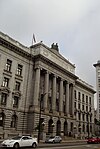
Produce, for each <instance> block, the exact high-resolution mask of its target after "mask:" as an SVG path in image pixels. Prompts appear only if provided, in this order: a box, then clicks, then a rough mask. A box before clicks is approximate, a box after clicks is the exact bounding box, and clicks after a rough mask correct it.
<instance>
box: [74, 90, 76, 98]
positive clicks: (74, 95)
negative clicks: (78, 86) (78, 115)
mask: <svg viewBox="0 0 100 149" xmlns="http://www.w3.org/2000/svg"><path fill="white" fill-rule="evenodd" d="M74 98H75V99H77V96H76V90H74Z"/></svg>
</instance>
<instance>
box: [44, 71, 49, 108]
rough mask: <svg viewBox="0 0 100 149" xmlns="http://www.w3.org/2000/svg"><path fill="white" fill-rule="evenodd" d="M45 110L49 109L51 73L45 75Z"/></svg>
mask: <svg viewBox="0 0 100 149" xmlns="http://www.w3.org/2000/svg"><path fill="white" fill-rule="evenodd" d="M44 83H45V84H44V109H47V100H48V89H49V73H48V71H46V73H45V82H44Z"/></svg>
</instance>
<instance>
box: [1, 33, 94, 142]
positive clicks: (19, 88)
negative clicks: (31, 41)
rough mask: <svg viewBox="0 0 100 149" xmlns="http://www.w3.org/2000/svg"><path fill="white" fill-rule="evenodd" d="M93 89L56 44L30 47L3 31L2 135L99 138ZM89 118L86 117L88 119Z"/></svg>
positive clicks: (4, 136)
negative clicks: (94, 134)
mask: <svg viewBox="0 0 100 149" xmlns="http://www.w3.org/2000/svg"><path fill="white" fill-rule="evenodd" d="M94 93H95V91H94V89H93V87H92V86H90V85H88V84H87V83H85V82H83V81H82V80H80V79H79V78H78V76H76V75H75V65H73V64H72V63H71V62H69V61H68V60H67V59H65V58H64V57H63V56H62V55H61V54H60V53H59V49H58V46H57V44H56V45H54V44H53V45H52V46H51V48H49V47H47V46H46V45H44V44H43V43H42V42H40V43H37V44H35V45H33V46H31V47H29V48H28V47H25V46H23V45H21V44H20V43H19V42H17V41H15V40H13V39H12V38H10V37H8V36H7V35H5V34H3V33H1V32H0V136H1V138H7V137H8V136H13V135H17V134H31V135H32V136H38V134H39V133H38V130H39V132H40V139H45V137H46V136H47V135H61V136H62V137H63V136H73V137H85V136H87V135H88V134H89V135H92V134H93V133H94ZM83 115H84V116H83Z"/></svg>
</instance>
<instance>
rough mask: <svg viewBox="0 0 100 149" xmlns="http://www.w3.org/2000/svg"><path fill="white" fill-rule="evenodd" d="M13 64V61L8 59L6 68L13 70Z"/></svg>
mask: <svg viewBox="0 0 100 149" xmlns="http://www.w3.org/2000/svg"><path fill="white" fill-rule="evenodd" d="M11 65H12V61H11V60H9V59H7V63H6V70H7V71H9V72H10V71H11Z"/></svg>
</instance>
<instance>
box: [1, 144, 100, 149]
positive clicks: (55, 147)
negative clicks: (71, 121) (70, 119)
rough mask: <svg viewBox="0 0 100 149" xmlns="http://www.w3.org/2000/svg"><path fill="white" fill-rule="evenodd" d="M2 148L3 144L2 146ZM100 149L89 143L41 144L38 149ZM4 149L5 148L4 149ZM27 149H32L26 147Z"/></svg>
mask: <svg viewBox="0 0 100 149" xmlns="http://www.w3.org/2000/svg"><path fill="white" fill-rule="evenodd" d="M0 148H1V144H0ZM47 148H48V149H100V144H87V143H79V144H77V143H64V144H58V143H57V144H39V146H38V147H37V148H36V149H47ZM3 149H4V148H3ZM25 149H32V148H30V147H29V148H28V147H26V148H25Z"/></svg>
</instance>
